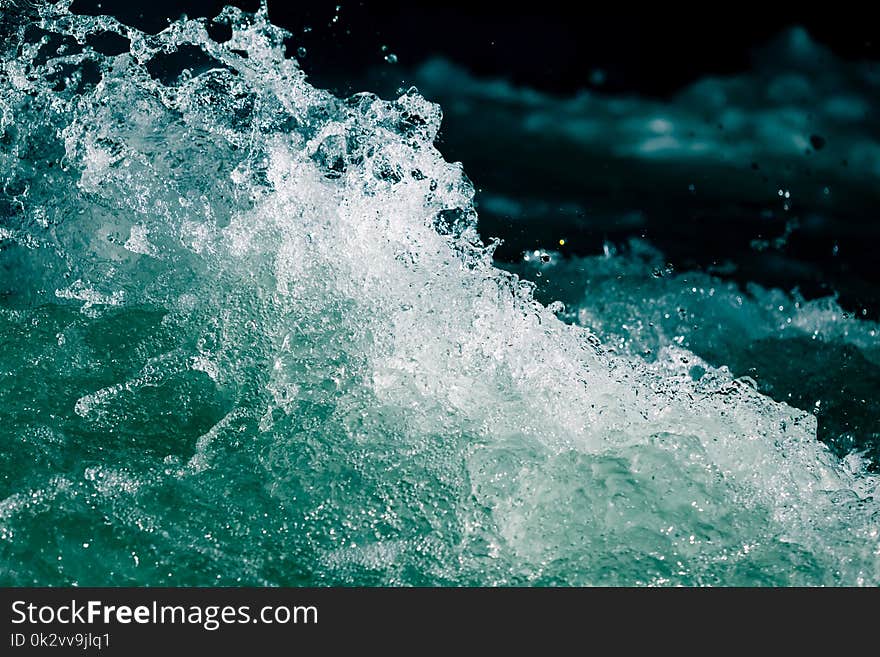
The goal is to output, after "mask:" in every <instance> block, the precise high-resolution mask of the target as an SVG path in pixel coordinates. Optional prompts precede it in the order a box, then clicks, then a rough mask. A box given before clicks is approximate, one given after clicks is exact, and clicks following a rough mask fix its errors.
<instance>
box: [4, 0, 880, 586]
mask: <svg viewBox="0 0 880 657" xmlns="http://www.w3.org/2000/svg"><path fill="white" fill-rule="evenodd" d="M68 6H69V2H67V0H65V1H62V2H60V3H58V4H56V5H54V6H53V5H43V6H40V7H38V8H37V9H35V10H33V11H32V12H31V13H30V14H27V15H25V14H23V13H22V12H21V11H20V10H15V11H13V10H11V9H7V11H6V13H5V15H4V16H3V17H2V18H0V23H2V39H3V41H2V48H0V53H2V61H0V181H2V194H0V437H2V451H0V582H2V583H4V584H18V585H27V584H42V585H50V584H79V585H89V584H91V585H102V584H114V585H131V584H152V585H183V584H201V585H208V584H221V585H225V584H252V585H261V584H273V585H274V584H288V585H289V584H367V585H373V584H414V585H447V584H467V585H477V584H485V585H498V584H576V585H581V584H689V585H690V584H777V585H785V584H868V585H872V584H877V583H878V581H880V534H878V529H880V514H878V504H877V502H876V501H875V499H874V493H875V490H876V487H877V483H878V482H877V479H876V478H875V476H874V475H872V474H870V472H869V471H868V470H869V468H868V463H869V462H868V460H866V458H865V457H863V456H860V455H859V454H858V453H857V452H856V451H850V452H846V450H841V449H838V450H836V451H835V452H834V453H832V452H831V451H830V450H829V448H828V447H826V445H825V444H824V443H823V442H821V441H819V440H817V423H816V416H815V414H814V412H813V411H814V410H815V409H814V408H812V407H809V406H808V405H807V404H806V403H804V401H805V400H807V399H809V400H810V403H812V399H813V397H808V396H806V395H801V396H800V397H798V395H797V394H795V395H794V396H793V397H792V401H791V405H787V404H785V403H781V402H777V401H774V400H772V399H770V398H769V397H767V396H764V395H763V394H761V393H760V392H759V391H758V390H757V384H756V382H755V381H754V380H753V379H752V378H750V377H741V378H735V377H734V376H733V375H732V374H731V373H730V372H731V370H729V369H728V368H727V367H723V366H722V367H716V366H715V365H713V363H717V362H724V361H725V360H728V361H729V362H727V363H726V364H727V365H730V366H731V369H733V370H737V369H738V368H739V365H737V366H736V367H734V365H735V364H738V363H747V364H749V363H751V362H753V361H754V362H755V363H757V364H759V365H760V363H761V362H763V361H766V360H767V359H769V358H790V359H798V358H800V359H804V360H805V361H809V359H811V358H815V356H814V354H816V353H820V354H825V356H827V362H826V364H825V366H824V368H823V369H824V370H825V371H826V372H828V375H829V377H832V378H833V372H834V368H835V362H837V361H838V360H839V359H840V358H841V357H842V356H841V354H844V355H847V358H850V359H860V360H859V362H864V363H865V364H866V365H865V367H866V368H869V366H870V368H873V366H874V365H877V364H878V363H880V351H878V344H877V341H876V334H875V328H876V327H875V326H874V325H873V324H872V323H870V322H867V321H864V320H858V319H853V318H847V319H846V320H844V319H843V318H842V311H841V310H840V308H838V307H837V306H836V304H835V303H834V302H833V301H830V300H821V301H809V302H808V301H805V300H803V299H798V298H796V297H793V296H791V295H788V294H785V293H783V292H779V291H772V290H766V289H763V288H757V287H754V288H753V289H752V290H751V291H749V292H746V291H742V290H740V289H739V288H737V287H735V286H734V285H733V284H731V283H725V282H723V281H721V280H720V279H716V278H713V277H712V276H710V275H708V274H694V275H687V274H680V273H668V275H660V274H657V268H658V267H660V268H661V269H662V266H663V265H662V263H663V261H662V259H661V257H660V256H659V255H658V254H656V253H654V252H653V251H651V250H650V248H649V247H647V246H645V245H639V244H636V245H634V246H633V249H632V252H631V253H630V254H629V255H627V256H613V255H610V254H609V255H607V256H601V257H597V258H585V259H582V260H578V261H576V262H574V261H572V262H568V263H566V262H557V261H556V260H554V259H549V260H550V261H549V262H545V260H548V258H538V260H537V261H534V259H532V261H529V262H526V263H525V264H524V266H523V271H522V272H521V276H520V275H517V274H515V273H512V272H509V271H504V270H501V269H499V268H497V267H495V266H494V265H493V261H492V250H493V246H492V245H488V246H487V245H486V244H484V242H482V241H481V238H480V236H479V235H478V234H477V231H476V212H475V209H474V202H473V196H474V190H473V187H472V185H471V183H470V182H469V180H468V179H467V177H466V176H465V174H464V172H463V171H462V168H461V166H460V165H458V164H450V163H448V162H446V161H445V160H444V159H443V157H442V155H441V153H439V152H438V151H437V149H436V148H435V146H434V138H435V136H436V133H437V130H438V128H439V125H440V121H441V110H440V107H439V106H437V105H435V104H432V103H430V102H428V101H427V100H425V99H424V98H423V97H422V96H420V95H419V93H418V92H417V91H416V90H415V89H412V90H410V91H409V92H407V93H405V94H403V95H402V96H400V97H399V98H397V99H396V100H391V101H385V100H381V99H379V98H378V97H376V96H374V95H371V94H366V93H365V94H358V95H355V96H352V97H350V98H337V97H334V96H333V95H332V94H330V93H328V92H326V91H322V90H320V89H316V88H314V87H313V86H311V85H310V84H309V83H308V82H307V81H306V79H305V76H304V74H303V73H302V71H301V70H300V68H299V67H298V64H297V62H296V61H295V60H292V59H285V57H284V54H283V53H284V47H283V43H282V42H283V39H284V38H285V36H286V34H285V33H284V32H283V31H282V30H280V29H278V28H277V27H275V26H273V25H272V24H271V23H269V21H268V20H267V18H266V14H265V11H260V12H257V13H256V14H247V13H244V12H241V11H239V10H236V9H227V10H225V11H224V13H223V14H222V15H221V17H220V18H219V19H218V21H219V22H221V23H226V24H228V25H229V26H230V27H231V38H229V39H227V40H225V41H222V42H220V41H217V40H214V39H213V38H212V37H211V36H210V35H209V31H208V26H209V24H208V23H207V22H205V21H202V20H188V19H185V18H182V19H180V20H178V21H176V22H173V23H171V24H170V25H169V26H168V28H167V29H165V30H164V31H162V32H161V33H159V34H156V35H150V34H145V33H142V32H140V31H138V30H136V29H133V28H130V27H127V26H124V25H121V24H119V23H118V22H117V21H115V20H114V19H112V18H108V17H85V16H77V15H73V14H71V13H69V11H68V9H67V7H68ZM183 55H186V57H185V61H186V62H190V64H187V66H188V68H186V69H184V70H182V71H181V70H180V68H181V67H180V66H178V65H177V64H176V62H177V61H178V60H177V59H175V58H180V57H182V56H183ZM191 62H196V64H191ZM176 66H177V68H175V67H176ZM549 267H556V268H564V267H571V268H572V269H571V271H570V272H564V273H560V276H564V277H566V278H571V277H578V276H579V277H581V279H582V280H583V286H582V290H583V294H582V295H580V296H579V298H577V299H573V300H569V302H568V306H566V307H565V308H563V307H562V305H561V304H551V305H549V306H544V305H542V304H541V303H539V302H537V301H536V300H535V299H534V297H533V292H534V286H533V285H532V284H531V283H529V282H527V279H528V278H530V277H533V276H534V275H535V274H536V273H538V272H540V271H543V270H546V269H547V268H549ZM661 274H662V272H661ZM633 281H635V283H634V282H633ZM564 320H567V321H564ZM697 325H699V326H701V327H703V330H700V331H696V330H695V329H694V327H695V326H697ZM646 354H649V356H646ZM866 371H871V372H873V371H874V370H873V369H866ZM797 383H798V382H797V381H795V382H789V388H790V389H792V390H793V391H794V393H797V390H798V386H797ZM804 385H807V383H806V381H805V382H804ZM872 390H873V388H870V387H868V388H867V392H866V393H865V395H870V394H871V392H872ZM854 403H856V404H857V403H858V401H857V402H854ZM861 403H864V404H873V403H875V402H874V399H873V398H867V399H865V400H864V401H862V402H861ZM860 430H862V429H860ZM864 430H873V428H871V427H869V428H868V429H864ZM831 442H833V441H831Z"/></svg>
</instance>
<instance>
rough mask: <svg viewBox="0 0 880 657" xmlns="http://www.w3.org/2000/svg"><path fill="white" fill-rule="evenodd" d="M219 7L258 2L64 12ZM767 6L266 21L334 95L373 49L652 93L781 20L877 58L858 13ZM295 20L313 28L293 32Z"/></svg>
mask: <svg viewBox="0 0 880 657" xmlns="http://www.w3.org/2000/svg"><path fill="white" fill-rule="evenodd" d="M226 4H235V5H237V6H239V7H241V8H243V9H247V10H251V11H252V10H255V9H257V8H258V7H259V2H258V1H255V0H236V1H235V2H231V1H230V2H224V1H215V0H178V1H167V0H156V1H154V2H132V1H131V0H100V1H97V0H76V1H75V2H74V5H73V9H74V10H75V11H80V12H83V13H110V14H113V15H115V16H117V17H118V18H120V19H122V20H123V21H124V22H126V23H129V24H132V25H135V26H137V27H139V28H141V29H147V30H149V31H158V30H160V29H162V28H163V27H165V25H167V18H177V17H178V16H179V15H180V14H187V15H188V16H190V17H195V16H207V17H213V16H215V15H216V14H218V13H219V12H220V10H221V8H222V7H223V6H224V5H226ZM774 4H775V3H774ZM804 4H806V3H804ZM768 5H769V3H764V4H763V5H743V4H741V3H735V4H734V3H731V4H729V5H727V6H725V5H719V4H715V3H706V4H704V5H703V6H699V7H695V8H677V9H676V8H669V7H668V6H667V5H666V4H665V3H664V4H663V5H662V9H660V8H650V7H648V8H646V7H644V6H640V5H639V4H636V3H634V4H632V5H629V6H627V5H626V4H620V3H615V4H614V5H612V6H610V7H608V6H606V7H602V8H599V7H594V6H592V3H583V4H581V3H568V2H540V3H516V2H491V1H490V2H470V3H464V2H438V1H436V0H433V1H423V2H372V1H370V2H366V1H362V2H345V1H344V0H333V1H329V2H327V1H320V0H319V1H311V2H301V1H297V0H293V1H288V0H269V3H268V6H269V16H270V18H271V20H272V22H273V23H275V24H277V25H281V26H284V27H286V28H287V29H289V30H290V31H291V32H293V33H295V34H297V35H299V36H298V38H299V41H298V43H297V47H298V46H300V45H304V46H305V47H306V48H307V50H308V53H309V55H308V57H306V58H305V60H304V64H303V67H304V68H305V70H306V71H307V72H308V73H309V74H310V75H311V76H312V77H313V79H315V80H316V81H317V82H320V81H321V80H322V79H326V80H333V81H334V82H335V83H336V84H341V86H340V88H339V89H338V90H339V91H344V83H340V82H338V79H339V78H347V79H350V80H352V79H357V78H359V77H361V76H362V75H363V74H364V73H365V72H366V71H367V70H368V69H369V68H370V67H374V66H376V65H377V64H380V63H381V58H382V54H381V47H382V46H383V45H385V46H387V47H388V48H389V50H390V51H391V52H394V53H395V54H396V55H397V56H398V58H399V60H400V62H401V64H404V65H412V64H415V63H417V62H419V61H421V60H423V59H425V58H426V57H428V56H431V55H436V54H441V55H444V56H446V57H448V58H450V59H452V60H453V61H456V62H458V63H460V64H463V65H464V66H466V67H467V68H468V69H470V70H471V71H472V72H474V73H476V74H479V75H489V76H493V77H494V76H500V77H505V78H508V79H510V80H512V81H515V82H517V83H519V84H523V85H526V86H530V87H534V88H538V89H543V90H547V91H551V92H556V93H566V92H571V91H575V90H578V89H581V88H584V87H589V86H591V83H590V72H591V71H593V70H594V69H596V68H599V69H602V70H603V71H605V73H606V79H605V81H604V83H603V84H602V85H601V86H602V88H603V90H605V91H608V92H612V93H614V92H635V93H639V94H644V95H651V96H658V97H663V96H666V95H669V94H671V93H674V92H675V91H677V90H678V89H680V88H681V87H682V86H683V85H685V84H687V83H688V82H691V81H693V80H696V79H698V78H700V77H703V76H705V75H707V74H729V73H735V72H738V71H744V70H748V68H749V67H750V65H751V55H752V52H753V51H754V48H755V46H758V45H761V44H763V43H765V42H766V41H767V40H768V39H770V38H771V37H773V36H775V35H776V34H778V33H779V32H780V31H781V30H782V29H784V28H785V27H787V26H790V25H802V26H804V27H806V28H807V29H808V31H809V32H810V34H811V36H812V37H813V38H815V39H817V40H818V41H820V42H821V43H823V44H825V45H827V46H829V47H830V48H831V49H832V50H833V51H834V52H835V53H836V54H838V55H839V56H842V57H846V58H849V59H874V60H876V59H877V58H878V57H880V39H878V28H877V23H876V20H874V19H872V18H871V16H870V12H869V11H868V10H867V9H865V10H863V11H861V12H860V11H854V10H853V9H852V8H846V7H841V6H837V5H835V6H834V7H830V6H829V5H828V4H827V3H823V4H822V9H813V10H804V9H797V10H795V9H793V8H792V7H786V6H779V5H777V6H775V7H774V6H768ZM337 6H339V7H341V9H340V10H339V11H338V12H337V11H336V7H337ZM336 15H338V16H339V18H338V20H336V21H335V22H334V21H333V18H334V16H336ZM306 26H308V27H311V28H312V31H311V32H309V33H306V34H303V28H304V27H306ZM358 90H359V89H358Z"/></svg>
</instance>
